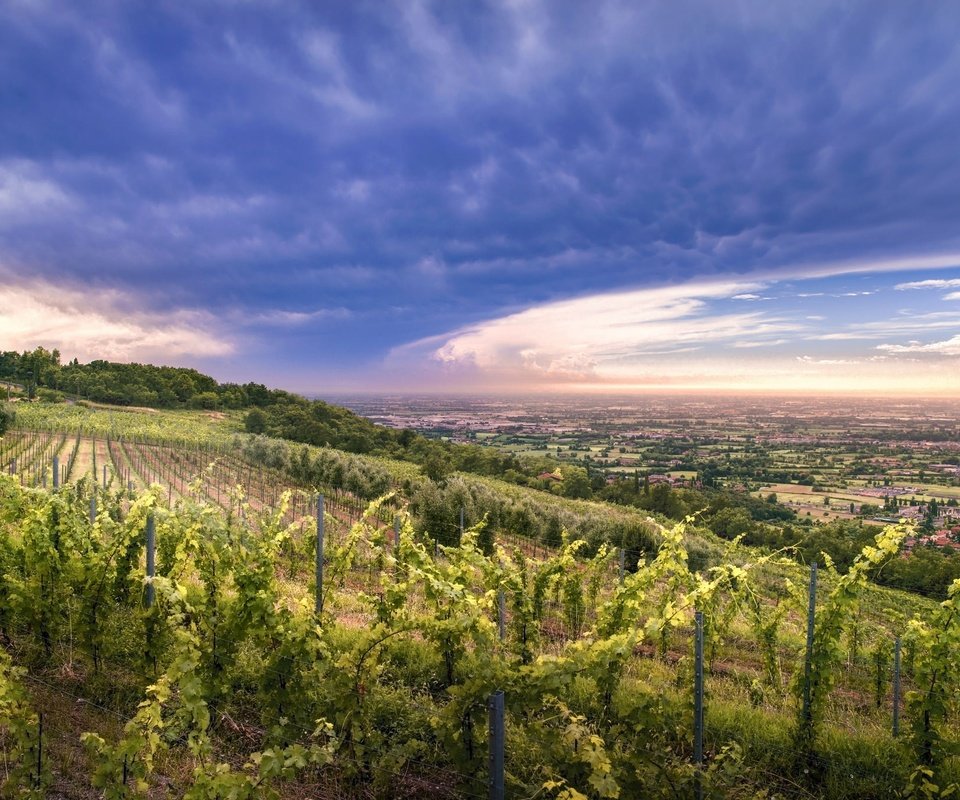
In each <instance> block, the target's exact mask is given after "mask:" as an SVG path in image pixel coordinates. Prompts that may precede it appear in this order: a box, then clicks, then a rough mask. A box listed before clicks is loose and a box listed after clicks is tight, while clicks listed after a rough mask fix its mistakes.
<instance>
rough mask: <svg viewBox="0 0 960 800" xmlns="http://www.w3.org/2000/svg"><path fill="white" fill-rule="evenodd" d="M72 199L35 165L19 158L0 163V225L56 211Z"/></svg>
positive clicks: (69, 205)
mask: <svg viewBox="0 0 960 800" xmlns="http://www.w3.org/2000/svg"><path fill="white" fill-rule="evenodd" d="M73 206H74V200H73V199H72V198H71V197H70V195H69V194H68V193H67V192H66V190H64V189H63V188H62V187H61V186H60V184H58V183H56V182H55V181H53V180H51V179H50V178H48V177H47V176H45V175H43V174H42V172H41V170H40V169H39V168H38V167H37V165H36V164H34V163H32V162H30V161H23V160H19V159H15V160H8V161H4V162H0V227H7V226H10V225H13V224H19V223H23V222H29V221H31V220H32V219H36V218H37V217H38V216H40V215H45V214H50V213H60V212H63V211H66V210H69V209H70V208H71V207H73Z"/></svg>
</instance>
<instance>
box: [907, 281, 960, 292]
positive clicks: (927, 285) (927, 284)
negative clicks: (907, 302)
mask: <svg viewBox="0 0 960 800" xmlns="http://www.w3.org/2000/svg"><path fill="white" fill-rule="evenodd" d="M954 286H960V278H947V279H938V278H935V279H931V280H926V281H910V282H908V283H898V284H897V285H896V286H895V287H894V288H896V289H899V290H900V291H903V290H905V289H952V288H953V287H954Z"/></svg>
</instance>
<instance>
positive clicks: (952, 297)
mask: <svg viewBox="0 0 960 800" xmlns="http://www.w3.org/2000/svg"><path fill="white" fill-rule="evenodd" d="M943 299H944V300H960V292H950V294H945V295H944V296H943Z"/></svg>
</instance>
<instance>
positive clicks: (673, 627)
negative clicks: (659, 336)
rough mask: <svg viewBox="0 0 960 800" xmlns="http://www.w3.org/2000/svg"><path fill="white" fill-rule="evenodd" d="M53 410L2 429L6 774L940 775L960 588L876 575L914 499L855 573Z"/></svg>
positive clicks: (577, 786) (702, 785) (919, 783)
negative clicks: (613, 533)
mask: <svg viewBox="0 0 960 800" xmlns="http://www.w3.org/2000/svg"><path fill="white" fill-rule="evenodd" d="M62 413H63V414H64V417H65V418H64V419H57V420H52V421H50V424H48V425H36V426H35V427H33V428H30V429H27V428H25V427H22V428H19V429H17V430H14V431H11V432H10V433H8V434H7V435H6V436H5V437H4V438H3V440H2V442H0V464H2V465H4V467H5V469H4V471H5V473H6V474H5V475H3V476H0V520H2V526H3V527H2V532H0V568H2V571H3V581H2V584H0V637H2V640H3V642H4V647H3V649H2V651H0V730H2V765H0V781H2V789H0V794H2V796H13V797H31V796H32V797H76V798H86V797H91V798H93V797H107V798H128V797H131V798H132V797H151V798H152V797H183V798H224V799H226V798H253V797H271V796H272V797H283V798H300V797H344V798H352V797H356V798H361V797H423V796H428V795H429V796H433V797H436V798H445V797H449V798H459V797H467V798H469V797H504V796H505V797H513V798H521V797H522V798H528V797H529V798H533V797H537V798H563V800H576V799H577V798H582V797H586V798H618V797H619V798H633V797H651V798H660V797H662V798H691V797H711V798H721V797H732V798H737V797H742V798H748V797H749V798H759V797H767V798H774V797H781V798H807V797H834V798H876V797H887V796H904V797H947V796H951V793H952V792H955V791H956V788H955V786H956V783H955V782H956V781H958V780H960V770H958V765H957V762H956V755H955V754H956V753H957V752H958V744H960V731H958V730H957V727H956V711H957V703H958V700H960V695H958V690H960V676H958V674H957V671H958V667H960V665H958V664H957V663H955V659H954V656H955V653H956V652H957V647H958V645H960V617H958V611H960V593H958V594H954V595H952V596H951V598H950V599H948V600H947V601H946V602H945V603H942V604H937V603H933V602H930V601H927V600H924V599H923V598H917V597H912V596H909V595H903V594H898V593H894V592H889V591H885V590H882V589H879V588H877V587H875V586H873V585H871V584H870V583H869V580H868V578H869V577H870V575H871V574H872V573H873V571H875V570H877V569H880V568H882V565H883V563H885V562H886V561H888V560H889V559H891V558H895V557H896V554H897V552H898V548H899V546H900V543H901V541H902V540H903V538H904V537H905V536H906V535H907V533H908V531H907V530H906V529H905V528H902V527H892V528H888V529H885V530H883V531H882V532H881V533H879V534H878V535H877V537H876V541H875V543H874V544H873V545H872V546H871V547H868V548H866V549H865V550H864V551H863V552H862V553H861V555H860V556H859V558H858V559H857V560H856V561H855V563H854V565H853V566H852V567H851V568H850V570H849V571H847V572H846V573H843V574H840V573H838V572H836V571H835V570H833V569H832V567H831V565H830V564H829V563H827V564H821V565H820V568H819V569H806V568H804V567H802V566H801V565H798V564H797V563H796V562H795V561H792V560H790V559H787V558H785V557H784V555H783V554H780V553H776V554H760V553H757V552H754V551H752V550H750V549H748V548H744V547H741V546H739V545H738V544H737V543H732V544H731V543H715V542H713V543H711V544H710V546H711V547H713V548H714V549H715V550H716V551H717V555H716V556H715V557H712V558H711V560H710V562H709V563H704V564H699V563H695V562H694V560H693V559H692V558H691V556H690V553H691V552H692V548H694V547H701V548H702V546H703V545H702V543H700V542H699V539H698V537H699V536H700V534H699V533H697V532H696V530H695V528H696V521H695V520H693V519H691V520H688V522H687V523H684V524H680V525H674V526H669V525H663V524H662V523H661V522H659V521H656V520H653V519H650V520H647V521H645V523H644V524H645V525H646V526H647V529H648V538H647V539H646V540H645V541H648V542H649V543H650V544H649V545H648V546H647V547H645V548H644V551H643V552H639V551H638V550H637V549H636V548H635V547H630V548H623V547H621V545H623V544H624V542H617V541H610V542H607V543H603V542H596V541H592V542H587V541H584V540H580V539H575V538H574V537H573V536H570V535H565V536H561V537H560V542H559V543H558V546H547V545H545V544H544V543H543V542H542V541H535V540H534V539H532V538H530V537H528V536H524V535H522V534H523V532H522V531H518V530H511V527H510V525H509V524H508V523H507V522H505V521H504V520H507V519H509V517H507V516H506V515H504V516H503V518H502V519H501V520H500V521H499V522H498V524H496V525H492V524H491V521H490V515H489V514H486V515H484V516H485V517H486V519H484V518H475V517H476V516H477V515H476V514H475V513H474V512H473V511H472V510H471V511H470V512H469V513H467V514H466V518H464V514H463V512H461V517H460V520H457V519H446V518H441V517H440V516H436V517H435V518H434V517H431V516H430V514H429V513H427V511H428V509H427V508H426V504H425V503H424V502H423V501H420V502H419V503H413V502H411V496H412V493H413V488H414V487H413V486H412V484H411V480H412V476H411V474H410V473H409V472H403V470H402V469H397V470H395V471H391V467H390V465H389V464H383V463H378V462H376V461H375V460H369V461H364V460H362V459H359V458H358V457H347V456H345V455H343V456H338V455H336V454H335V453H325V452H322V451H319V450H317V451H310V452H307V451H303V452H304V455H302V457H300V456H298V457H289V456H288V458H287V461H286V462H284V464H283V465H281V462H280V460H279V459H276V458H273V456H272V455H271V453H273V450H272V449H271V448H273V445H271V444H270V443H269V442H267V443H265V442H262V441H258V440H255V439H250V440H241V439H239V438H237V437H236V436H235V435H234V434H232V433H229V432H227V433H217V432H214V433H211V432H210V431H209V430H206V431H205V430H202V429H201V427H202V426H200V425H197V426H196V427H194V428H186V430H187V431H188V434H187V435H183V429H177V431H178V432H177V435H174V432H173V431H174V429H173V428H172V427H169V428H165V427H163V426H164V425H166V423H165V422H163V421H158V422H157V423H152V422H150V421H146V422H145V421H144V420H143V419H142V418H140V417H135V416H133V415H131V416H130V417H128V418H125V421H123V422H121V423H117V421H115V420H112V421H111V425H110V426H102V427H98V426H97V425H96V424H94V422H95V420H96V418H95V417H94V416H92V415H86V416H82V417H81V413H82V412H81V411H80V410H79V409H76V410H75V409H66V410H64V411H63V412H62ZM66 417H69V419H66ZM74 417H76V418H77V419H80V418H82V419H83V420H84V421H85V423H86V425H85V426H80V425H72V426H71V424H69V423H72V422H74V421H75V419H74ZM126 420H129V422H127V421H126ZM28 421H33V422H36V420H29V419H28ZM21 424H22V423H21ZM124 425H125V426H126V427H122V426H124ZM136 426H141V427H136ZM143 426H146V427H143ZM298 458H299V461H298ZM308 462H309V463H308ZM318 475H319V476H321V477H323V480H319V481H318V480H316V477H317V476H318ZM495 489H496V487H495V485H494V484H493V483H489V482H488V483H487V484H485V489H484V491H488V492H493V491H494V490H495ZM321 498H322V499H321ZM531 507H532V506H531ZM461 508H462V507H461ZM563 513H564V514H566V515H567V517H568V518H569V519H570V521H571V525H570V526H568V527H570V528H571V529H572V528H573V523H574V522H575V520H574V517H575V516H576V514H578V513H579V514H586V513H588V512H587V510H586V506H577V505H573V504H568V505H567V506H565V507H564V509H563ZM589 513H593V511H590V512H589ZM448 516H449V515H448ZM431 520H434V521H433V522H431ZM720 548H722V550H721V549H720Z"/></svg>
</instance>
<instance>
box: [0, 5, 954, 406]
mask: <svg viewBox="0 0 960 800" xmlns="http://www.w3.org/2000/svg"><path fill="white" fill-rule="evenodd" d="M958 41H960V5H958V4H955V3H940V2H916V3H909V4H908V3H902V2H886V1H885V0H867V1H866V2H844V3H837V2H818V1H817V0H807V1H806V2H803V3H790V4H788V3H770V2H769V0H764V1H763V2H751V1H749V0H741V1H740V2H736V1H734V0H731V2H723V3H720V2H712V1H711V2H690V1H689V0H673V1H672V2H669V3H636V2H632V1H630V2H607V1H606V0H594V1H593V2H590V3H582V2H576V3H568V2H562V1H561V0H543V2H539V1H538V0H496V1H495V2H470V3H466V2H453V1H452V0H443V1H442V2H435V3H430V2H421V1H420V0H404V1H403V2H387V1H386V0H382V1H381V0H378V1H377V2H363V1H362V0H359V1H357V2H350V3H342V2H319V3H318V2H304V3H298V2H283V0H263V1H262V2H258V1H257V0H245V1H244V0H193V1H192V2H190V3H181V2H150V3H138V2H119V0H118V1H117V2H97V1H96V0H91V2H85V3H82V4H81V3H72V2H62V3H61V2H52V1H50V2H48V1H47V0H0V349H17V350H23V349H27V348H32V347H35V346H37V345H43V346H46V347H48V348H52V347H57V348H58V349H60V351H61V353H62V354H63V356H64V358H73V357H77V358H80V360H81V361H86V360H90V359H93V358H107V359H113V360H121V361H149V362H152V363H165V364H174V365H184V366H193V367H196V368H198V369H201V370H203V371H205V372H208V373H210V374H212V375H214V376H216V377H217V378H219V379H221V380H235V381H248V380H254V381H257V382H263V383H266V384H268V385H271V386H278V387H283V388H287V389H291V390H294V391H300V392H305V393H309V394H316V395H321V396H322V395H327V394H333V393H337V392H352V391H371V392H377V391H391V392H392V391H417V392H424V391H438V392H473V391H493V392H505V391H537V390H545V391H624V390H626V391H633V390H636V391H653V390H684V391H687V390H689V391H707V392H711V391H763V392H779V391H791V392H793V391H796V392H811V393H819V392H830V393H833V392H840V393H847V392H855V393H863V392H867V393H871V394H940V395H943V394H948V395H960V226H958V222H960V158H958V153H960V150H958V138H957V132H958V130H960V92H958V91H957V86H958V85H960V47H958V46H957V45H956V43H957V42H958Z"/></svg>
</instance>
